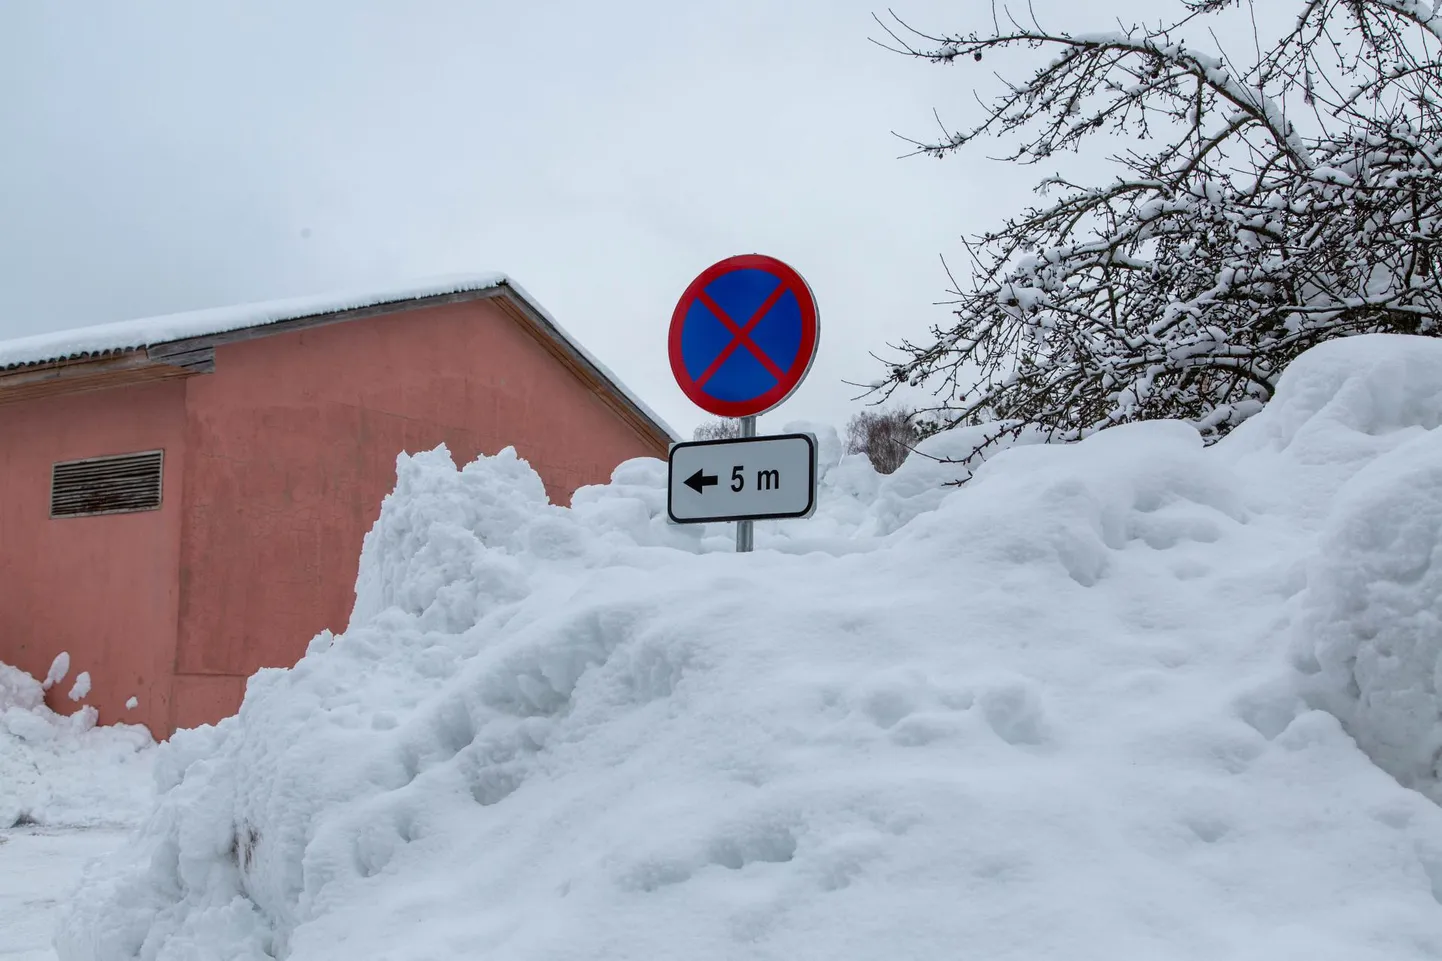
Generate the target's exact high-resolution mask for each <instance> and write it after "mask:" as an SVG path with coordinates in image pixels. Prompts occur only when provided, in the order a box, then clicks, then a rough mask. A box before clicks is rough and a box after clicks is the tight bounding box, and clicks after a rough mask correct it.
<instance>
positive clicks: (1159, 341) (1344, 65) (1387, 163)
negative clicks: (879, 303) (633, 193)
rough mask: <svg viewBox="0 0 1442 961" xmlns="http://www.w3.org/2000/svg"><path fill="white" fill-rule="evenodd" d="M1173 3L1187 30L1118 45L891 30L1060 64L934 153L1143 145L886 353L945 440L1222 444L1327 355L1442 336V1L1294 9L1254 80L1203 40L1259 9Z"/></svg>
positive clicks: (912, 44) (986, 247) (970, 57)
mask: <svg viewBox="0 0 1442 961" xmlns="http://www.w3.org/2000/svg"><path fill="white" fill-rule="evenodd" d="M1174 3H1175V4H1177V5H1178V6H1177V16H1176V18H1175V19H1174V20H1173V21H1171V22H1169V23H1162V24H1159V25H1154V26H1145V25H1136V26H1132V27H1130V28H1127V27H1125V26H1122V27H1121V28H1120V29H1118V30H1115V31H1112V32H1107V33H1088V34H1073V33H1067V32H1061V31H1052V30H1048V29H1046V28H1044V27H1043V26H1042V25H1041V24H1040V23H1038V22H1037V21H1036V20H1035V19H1034V18H1032V17H1031V16H1027V17H1025V18H1023V17H1021V16H1020V15H1017V16H1013V15H1012V14H1010V13H1007V12H1006V11H999V12H998V13H997V15H996V16H995V17H994V18H993V23H992V27H991V29H990V30H987V31H984V32H980V33H968V34H957V35H951V36H947V35H941V36H934V35H928V34H926V33H923V32H921V31H919V30H916V29H913V28H912V27H910V26H909V25H907V24H905V23H903V22H901V21H899V20H898V21H895V22H889V21H887V22H882V21H879V22H882V23H883V27H885V29H886V33H887V35H888V37H889V39H885V40H884V43H885V44H886V45H887V46H890V47H892V48H893V49H895V50H897V51H899V52H902V53H906V54H909V55H912V56H916V57H919V58H923V59H926V60H929V61H932V62H935V63H940V64H959V65H965V66H966V67H974V65H975V61H979V60H983V59H984V58H985V55H987V54H989V53H991V52H993V51H996V50H1000V49H1004V48H1031V49H1038V50H1043V51H1046V52H1047V53H1049V54H1050V59H1048V60H1046V62H1045V63H1043V64H1041V65H1040V66H1039V67H1037V68H1036V69H1035V71H1034V72H1033V73H1032V74H1031V75H1030V76H1029V77H1028V78H1027V79H1025V80H1024V81H1022V82H1019V83H1008V84H1007V85H1006V87H1005V89H1004V92H1003V94H1002V95H1001V96H1000V97H999V98H997V99H996V100H994V101H992V102H990V103H984V104H983V107H984V113H983V115H982V116H980V118H979V119H978V120H977V122H976V123H975V124H974V125H972V126H970V127H969V128H966V129H963V130H960V131H958V132H950V131H948V130H943V133H942V135H941V136H940V137H939V138H938V139H936V140H934V141H932V142H916V147H917V150H918V151H919V152H922V153H926V154H930V155H934V156H938V157H941V156H946V155H948V154H950V153H952V152H953V151H956V150H959V149H961V148H963V147H966V146H967V145H969V144H971V143H972V142H973V141H977V140H979V139H983V138H999V139H1001V140H1003V141H1005V142H1007V143H1008V145H1009V146H1008V148H1007V149H1008V150H1009V151H1011V152H1010V154H1009V156H1008V157H1007V158H1005V159H1008V160H1010V161H1013V162H1020V163H1037V162H1040V161H1045V160H1046V159H1047V158H1056V157H1057V156H1058V155H1059V154H1060V153H1062V152H1064V151H1071V150H1075V149H1077V148H1079V147H1082V146H1085V145H1086V144H1087V143H1088V142H1090V141H1093V140H1095V139H1096V138H1098V137H1105V138H1107V139H1108V140H1109V141H1110V142H1111V143H1113V144H1116V143H1122V144H1124V147H1123V148H1122V149H1121V150H1120V151H1119V152H1118V153H1116V154H1115V155H1114V156H1113V157H1112V158H1111V160H1112V163H1113V164H1114V166H1113V168H1112V169H1113V171H1114V179H1112V180H1111V181H1110V182H1103V183H1078V182H1073V180H1072V179H1068V178H1067V177H1063V176H1060V175H1056V176H1051V177H1048V178H1046V179H1044V180H1043V181H1042V182H1041V184H1040V186H1039V188H1038V193H1039V195H1040V196H1041V197H1042V198H1043V199H1042V200H1041V201H1040V202H1038V203H1037V205H1035V206H1033V207H1031V208H1030V209H1028V210H1026V211H1024V212H1023V213H1021V214H1020V215H1019V216H1016V217H1014V218H1012V219H1010V220H1008V221H1006V222H1005V224H1004V225H1002V226H1001V227H1000V228H999V229H997V230H994V231H992V232H989V233H985V234H983V235H980V236H977V237H974V238H971V239H969V240H968V241H967V249H968V252H969V254H970V257H971V261H972V275H971V282H970V283H969V284H965V285H963V284H960V283H957V284H955V285H954V287H955V289H954V290H953V293H954V295H955V300H954V302H953V304H952V306H953V307H954V309H955V321H954V322H953V323H950V324H949V325H944V326H943V325H939V326H937V327H935V328H933V329H932V331H931V334H930V338H928V342H923V343H912V342H910V341H903V342H902V343H900V344H893V345H892V347H893V350H895V351H896V352H897V355H896V356H895V358H894V359H893V360H892V361H890V362H888V367H889V369H888V374H887V376H886V377H885V378H884V379H883V380H881V381H880V382H879V383H877V384H876V385H875V390H876V392H878V393H879V394H881V395H884V396H890V395H891V393H892V392H893V391H895V390H896V389H897V388H899V387H901V386H903V385H911V386H913V387H914V386H918V385H924V386H926V387H929V388H930V389H931V390H932V392H933V395H934V396H935V397H936V401H935V402H934V403H933V404H930V405H927V406H925V407H923V409H922V410H921V411H920V412H919V413H920V414H921V416H922V430H923V431H924V432H925V433H933V432H936V431H939V430H945V429H948V428H950V427H954V426H957V425H959V424H969V423H983V422H996V423H997V425H998V427H997V432H996V437H997V438H998V439H1001V438H1005V437H1008V436H1010V435H1014V434H1015V433H1016V432H1018V431H1021V430H1023V429H1025V428H1026V427H1028V425H1030V426H1032V427H1040V428H1042V429H1043V430H1044V431H1046V432H1047V433H1048V434H1049V436H1051V437H1053V438H1054V439H1059V440H1070V439H1076V438H1078V437H1082V436H1085V435H1086V434H1088V433H1090V432H1093V431H1095V430H1098V429H1101V428H1103V427H1106V426H1109V425H1111V424H1116V423H1121V422H1125V421H1130V420H1138V419H1147V418H1158V417H1176V418H1183V419H1186V420H1189V421H1191V422H1193V423H1195V424H1196V425H1197V426H1198V427H1199V428H1200V429H1201V430H1202V432H1203V434H1204V435H1205V436H1206V437H1207V438H1208V439H1209V440H1211V439H1216V438H1217V437H1220V436H1221V435H1222V434H1224V433H1226V432H1227V431H1228V430H1230V429H1231V428H1232V427H1234V426H1236V425H1237V424H1238V423H1240V422H1241V421H1242V420H1244V419H1245V418H1247V417H1248V416H1250V415H1251V414H1253V413H1255V412H1256V411H1257V410H1258V409H1259V408H1260V407H1261V405H1262V404H1263V403H1264V402H1265V401H1266V400H1267V399H1268V398H1269V397H1270V396H1271V395H1272V391H1273V388H1274V386H1275V383H1276V378H1277V376H1278V374H1279V373H1280V372H1281V370H1282V369H1283V368H1284V367H1285V366H1286V365H1287V363H1288V362H1290V361H1291V360H1292V358H1294V357H1296V356H1297V355H1298V354H1299V353H1301V352H1302V351H1304V350H1306V349H1307V348H1309V347H1311V346H1312V345H1314V344H1316V343H1318V342H1320V341H1323V340H1328V339H1331V338H1336V337H1343V336H1348V335H1352V334H1360V333H1367V332H1403V333H1411V334H1428V335H1436V334H1437V333H1438V331H1439V326H1438V317H1439V315H1442V265H1439V256H1438V254H1439V253H1442V252H1434V249H1433V244H1434V243H1437V241H1438V240H1439V217H1442V114H1439V110H1442V66H1439V60H1438V54H1437V51H1438V49H1439V47H1442V16H1439V15H1438V14H1437V13H1436V12H1434V10H1433V6H1432V3H1431V2H1430V0H1428V2H1426V3H1424V2H1422V0H1298V2H1296V12H1297V16H1296V19H1295V20H1292V21H1291V22H1290V23H1289V26H1288V29H1287V30H1286V31H1285V32H1283V33H1281V34H1280V35H1279V36H1276V37H1273V38H1267V37H1264V36H1261V35H1260V34H1257V33H1255V28H1254V35H1253V36H1252V37H1249V38H1248V41H1247V49H1248V50H1249V51H1250V52H1253V53H1254V55H1253V56H1251V57H1249V58H1248V59H1247V60H1246V61H1242V62H1239V61H1238V60H1236V59H1234V58H1233V57H1231V56H1229V55H1227V53H1223V52H1221V51H1222V48H1221V46H1220V45H1219V44H1218V43H1216V42H1215V41H1214V39H1212V38H1214V36H1215V35H1214V34H1212V33H1211V32H1210V31H1209V29H1208V27H1209V26H1210V25H1211V24H1212V23H1214V22H1215V20H1213V19H1209V18H1215V17H1219V16H1241V17H1245V16H1246V14H1247V12H1248V10H1249V8H1248V7H1247V6H1245V5H1243V4H1242V3H1241V2H1240V0H1174ZM1253 23H1254V24H1255V18H1254V19H1253ZM1197 38H1201V41H1205V44H1203V43H1201V42H1199V41H1198V39H1197ZM1253 41H1255V43H1254V42H1253ZM1208 49H1211V50H1215V51H1217V52H1214V53H1209V52H1207V50H1208ZM978 69H979V68H978ZM984 447H985V445H983V448H984Z"/></svg>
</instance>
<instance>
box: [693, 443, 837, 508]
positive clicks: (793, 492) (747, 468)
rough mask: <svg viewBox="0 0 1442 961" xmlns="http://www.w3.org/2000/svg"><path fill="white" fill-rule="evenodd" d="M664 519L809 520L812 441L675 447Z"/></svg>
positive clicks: (813, 480) (813, 462) (812, 502)
mask: <svg viewBox="0 0 1442 961" xmlns="http://www.w3.org/2000/svg"><path fill="white" fill-rule="evenodd" d="M668 466H669V468H670V469H669V471H668V476H667V485H666V513H667V515H668V516H669V517H670V518H671V521H672V522H673V523H676V524H707V523H714V522H720V521H745V520H758V521H759V520H767V519H774V518H785V517H810V516H811V514H812V512H813V511H815V510H816V436H815V435H814V434H774V435H772V436H770V437H738V438H732V439H729V440H703V441H690V442H687V443H683V444H676V445H674V446H673V447H672V448H671V457H670V460H669V461H668Z"/></svg>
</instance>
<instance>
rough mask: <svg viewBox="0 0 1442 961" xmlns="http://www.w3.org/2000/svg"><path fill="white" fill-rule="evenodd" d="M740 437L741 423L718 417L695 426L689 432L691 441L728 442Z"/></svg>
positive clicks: (729, 418)
mask: <svg viewBox="0 0 1442 961" xmlns="http://www.w3.org/2000/svg"><path fill="white" fill-rule="evenodd" d="M740 436H741V421H739V420H737V419H736V418H734V417H719V418H716V419H714V420H708V421H706V422H705V423H703V424H699V425H697V427H696V429H695V430H694V431H692V432H691V439H692V440H728V439H730V438H732V437H740Z"/></svg>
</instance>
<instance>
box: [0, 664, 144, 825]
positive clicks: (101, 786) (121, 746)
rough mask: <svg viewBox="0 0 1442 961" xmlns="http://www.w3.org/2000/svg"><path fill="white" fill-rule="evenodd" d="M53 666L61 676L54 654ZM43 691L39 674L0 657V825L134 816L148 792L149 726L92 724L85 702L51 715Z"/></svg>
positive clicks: (116, 820)
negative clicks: (65, 712) (71, 711)
mask: <svg viewBox="0 0 1442 961" xmlns="http://www.w3.org/2000/svg"><path fill="white" fill-rule="evenodd" d="M65 664H68V659H67V660H66V661H65ZM56 665H57V666H56V667H54V668H52V669H51V674H52V675H53V674H55V673H56V672H57V670H58V671H59V674H60V677H62V678H63V676H64V669H63V665H62V664H61V659H59V658H57V659H56ZM81 677H88V676H87V675H81ZM58 679H59V678H56V680H58ZM52 683H53V681H52ZM78 683H79V678H77V684H78ZM44 697H45V691H44V686H43V685H42V684H41V683H40V682H39V681H37V680H35V678H33V677H31V676H30V675H29V674H26V673H25V672H23V671H20V670H17V669H16V668H13V667H11V666H9V665H8V664H0V828H7V827H11V826H13V825H16V824H39V825H44V826H46V827H81V826H97V825H104V824H125V823H132V822H136V821H138V820H140V818H141V817H142V816H143V815H144V814H145V812H146V810H147V808H148V807H149V805H150V803H151V801H152V799H153V795H154V790H153V787H152V783H151V768H150V765H151V761H152V759H153V757H154V754H155V752H154V751H153V750H152V748H153V746H154V742H153V741H152V740H151V738H150V734H149V732H148V731H146V729H145V728H144V727H140V726H136V725H114V726H109V727H96V726H95V709H94V708H92V707H84V708H81V709H80V710H79V711H77V712H75V713H74V714H71V715H69V716H64V715H60V714H56V713H55V712H54V711H52V710H50V708H48V707H46V706H45V703H44Z"/></svg>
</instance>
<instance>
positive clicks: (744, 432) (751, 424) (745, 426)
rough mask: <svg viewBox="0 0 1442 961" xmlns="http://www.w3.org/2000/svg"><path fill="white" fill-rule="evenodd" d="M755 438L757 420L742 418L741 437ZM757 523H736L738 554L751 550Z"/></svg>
mask: <svg viewBox="0 0 1442 961" xmlns="http://www.w3.org/2000/svg"><path fill="white" fill-rule="evenodd" d="M755 436H756V418H755V417H743V418H741V437H742V439H743V440H749V439H751V438H752V437H755ZM755 523H756V522H755V521H753V520H749V519H748V520H742V521H737V522H736V553H738V554H745V553H746V552H748V551H750V550H751V540H752V537H753V536H754V532H753V529H752V525H753V524H755Z"/></svg>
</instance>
